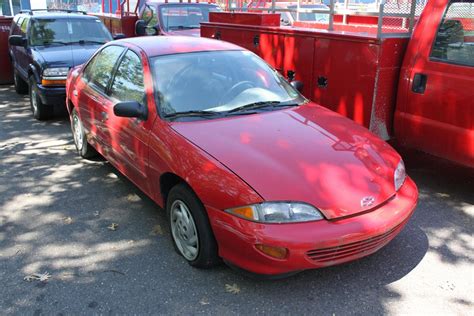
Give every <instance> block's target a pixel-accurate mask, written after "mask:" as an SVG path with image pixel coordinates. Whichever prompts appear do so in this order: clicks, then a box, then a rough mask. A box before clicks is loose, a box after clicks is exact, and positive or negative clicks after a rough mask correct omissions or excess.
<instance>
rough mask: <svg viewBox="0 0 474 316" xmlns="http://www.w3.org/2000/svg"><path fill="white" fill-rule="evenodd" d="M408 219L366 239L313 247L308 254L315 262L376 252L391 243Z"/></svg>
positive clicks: (325, 261)
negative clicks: (333, 245)
mask: <svg viewBox="0 0 474 316" xmlns="http://www.w3.org/2000/svg"><path fill="white" fill-rule="evenodd" d="M405 223H406V220H405V221H403V222H402V223H400V224H399V225H397V226H395V227H394V228H392V229H391V230H389V231H387V232H385V233H383V234H381V235H378V236H375V237H372V238H369V239H365V240H360V241H356V242H353V243H350V244H344V245H340V246H337V247H330V248H320V249H313V250H309V251H307V252H306V255H307V256H308V257H309V258H310V259H311V260H313V261H315V262H320V263H328V262H331V261H340V260H344V259H346V258H348V257H351V256H357V257H362V256H365V255H369V254H371V253H374V252H375V251H377V250H378V249H380V248H382V247H383V246H385V245H386V244H388V243H389V241H390V240H392V239H393V238H394V237H395V236H396V235H397V234H398V233H399V232H400V230H401V229H402V228H403V226H404V225H405Z"/></svg>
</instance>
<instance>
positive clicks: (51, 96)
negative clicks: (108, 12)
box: [9, 10, 112, 120]
mask: <svg viewBox="0 0 474 316" xmlns="http://www.w3.org/2000/svg"><path fill="white" fill-rule="evenodd" d="M110 40H112V36H111V35H110V33H109V31H108V30H107V29H106V28H105V26H104V25H103V24H102V22H101V21H100V20H99V19H98V18H97V17H93V16H89V15H86V14H85V13H84V14H83V13H72V12H71V11H57V10H54V11H46V10H42V11H27V12H22V13H20V14H18V15H16V16H15V18H14V19H13V22H12V26H11V31H10V37H9V44H10V47H9V53H10V58H11V60H12V65H13V70H14V83H15V90H16V91H17V92H18V93H20V94H25V93H28V91H29V93H30V102H31V110H32V111H33V116H34V117H35V118H36V119H39V120H43V119H47V118H49V117H50V116H51V115H52V114H53V112H54V106H55V105H64V102H65V99H66V90H65V84H66V76H67V73H68V71H69V69H70V68H71V67H74V66H77V65H80V64H82V63H84V62H85V61H87V60H88V59H89V58H90V57H91V55H92V54H93V53H94V52H95V51H96V50H97V49H98V48H99V47H100V46H101V45H103V44H104V43H106V42H108V41H110Z"/></svg>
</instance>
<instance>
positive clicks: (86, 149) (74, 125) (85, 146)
mask: <svg viewBox="0 0 474 316" xmlns="http://www.w3.org/2000/svg"><path fill="white" fill-rule="evenodd" d="M71 130H72V136H73V137H74V145H75V146H76V149H77V152H78V153H79V155H80V156H81V157H82V158H86V159H87V158H92V157H95V156H97V151H96V150H95V149H94V148H93V147H92V146H91V145H90V144H89V143H88V142H87V137H86V132H85V130H84V126H83V125H82V121H81V119H80V117H79V115H78V114H77V111H76V109H75V108H73V109H72V112H71Z"/></svg>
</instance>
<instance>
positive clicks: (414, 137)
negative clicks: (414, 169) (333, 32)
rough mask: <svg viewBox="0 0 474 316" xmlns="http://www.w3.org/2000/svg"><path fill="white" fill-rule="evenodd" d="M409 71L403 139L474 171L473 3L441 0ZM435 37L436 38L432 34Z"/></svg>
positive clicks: (461, 0)
mask: <svg viewBox="0 0 474 316" xmlns="http://www.w3.org/2000/svg"><path fill="white" fill-rule="evenodd" d="M438 1H439V2H445V4H447V8H446V10H445V7H446V5H445V6H439V7H437V8H435V9H433V13H431V16H430V17H431V23H432V25H431V27H425V30H428V31H427V32H426V33H425V35H424V36H427V37H428V38H427V39H426V41H423V42H422V43H421V44H420V49H419V54H418V57H417V58H416V60H414V63H413V67H412V69H411V72H410V80H411V81H410V82H411V86H410V87H409V89H407V90H408V91H407V92H406V93H407V99H406V100H407V104H406V112H407V115H406V118H407V119H406V120H405V121H404V124H402V125H400V126H399V127H398V128H401V129H402V131H400V132H399V133H398V132H397V133H398V134H399V135H402V137H403V141H404V142H405V143H408V144H410V145H412V146H413V147H416V148H419V149H421V150H423V151H425V152H428V153H431V154H434V155H436V156H439V157H443V158H446V159H449V160H452V161H455V162H458V163H460V164H464V165H468V166H471V167H473V166H474V100H473V89H474V40H473V39H474V2H473V1H474V0H451V1H447V0H444V1H443V0H438ZM430 32H431V33H430Z"/></svg>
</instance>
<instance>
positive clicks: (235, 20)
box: [209, 12, 280, 26]
mask: <svg viewBox="0 0 474 316" xmlns="http://www.w3.org/2000/svg"><path fill="white" fill-rule="evenodd" d="M216 13H218V14H216ZM209 22H213V23H231V24H244V25H261V26H280V14H273V13H268V14H255V13H248V12H235V13H234V12H209Z"/></svg>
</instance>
